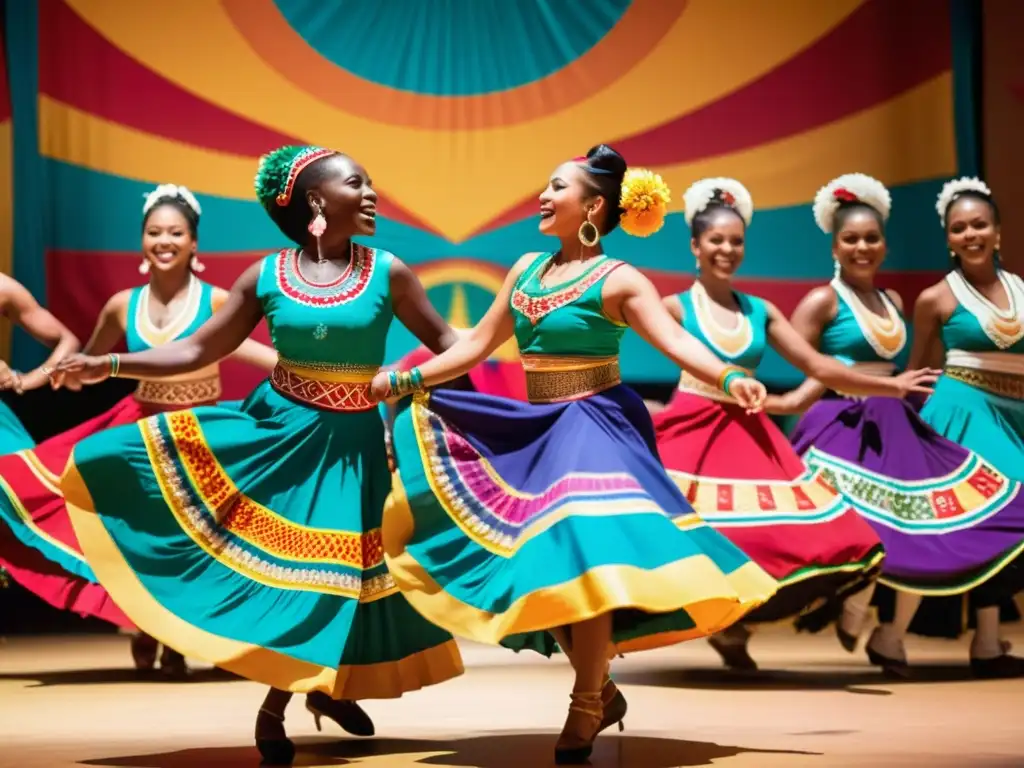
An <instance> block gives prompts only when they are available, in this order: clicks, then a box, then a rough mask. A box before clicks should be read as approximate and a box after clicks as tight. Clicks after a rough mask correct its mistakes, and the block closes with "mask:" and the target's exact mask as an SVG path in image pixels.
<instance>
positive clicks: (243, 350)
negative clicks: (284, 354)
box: [213, 288, 277, 371]
mask: <svg viewBox="0 0 1024 768" xmlns="http://www.w3.org/2000/svg"><path fill="white" fill-rule="evenodd" d="M230 296H231V294H230V293H229V292H228V291H225V290H223V289H221V288H214V290H213V311H214V314H216V313H217V312H219V311H220V310H221V308H222V307H223V306H224V304H225V303H226V302H227V300H228V298H229V297H230ZM230 357H231V359H232V360H237V361H238V362H240V363H245V364H246V365H251V366H253V367H254V368H259V369H260V370H263V371H272V370H274V367H275V366H276V365H277V352H276V351H275V350H274V349H273V348H272V347H268V346H267V345H266V344H261V343H260V342H258V341H256V340H255V339H246V340H245V341H243V342H242V343H241V344H239V345H238V349H236V350H235V351H234V352H232V353H231V354H230Z"/></svg>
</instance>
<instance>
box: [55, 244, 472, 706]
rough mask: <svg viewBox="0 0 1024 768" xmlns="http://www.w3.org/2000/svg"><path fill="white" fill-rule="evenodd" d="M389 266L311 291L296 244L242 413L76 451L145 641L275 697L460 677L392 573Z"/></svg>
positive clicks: (93, 530) (349, 693)
mask: <svg viewBox="0 0 1024 768" xmlns="http://www.w3.org/2000/svg"><path fill="white" fill-rule="evenodd" d="M392 258H393V257H392V256H391V255H390V254H388V253H386V252H384V251H376V250H373V249H369V248H365V247H362V246H354V247H353V249H352V257H351V260H350V262H349V266H348V268H347V269H346V270H345V272H344V273H343V274H342V275H341V276H339V277H338V278H337V279H336V280H333V281H331V282H330V283H326V284H316V283H312V282H310V281H309V280H307V279H306V278H304V277H303V275H302V273H301V271H300V269H299V256H298V253H297V252H296V251H295V250H286V251H282V252H281V253H280V254H275V255H271V256H268V257H267V258H266V259H265V260H264V262H263V266H262V270H261V273H260V276H259V280H258V284H257V294H258V296H259V300H260V302H261V303H262V305H263V311H264V314H265V316H266V318H267V325H268V327H269V329H270V335H271V339H272V340H273V344H274V347H275V349H277V351H278V353H279V355H280V362H279V365H278V367H277V368H276V369H275V370H274V372H273V374H272V375H271V376H270V378H269V380H267V381H264V382H263V383H262V384H260V385H259V386H258V387H257V388H256V389H255V390H254V391H253V393H252V394H251V395H250V396H249V397H248V398H247V399H246V400H245V402H244V403H243V404H242V406H241V408H240V409H227V408H221V407H219V406H207V407H202V408H195V409H191V410H185V411H178V412H175V413H168V414H161V415H158V416H154V417H151V418H149V419H145V420H144V421H142V422H140V423H139V424H136V425H132V426H129V427H122V428H120V429H117V430H111V431H108V432H104V433H102V434H100V435H96V436H95V437H93V438H91V439H89V440H86V441H84V442H82V443H80V444H79V445H77V446H76V447H75V451H74V455H73V457H72V460H71V462H70V463H69V465H68V468H67V470H66V472H65V474H64V478H63V488H64V492H65V494H66V496H67V498H68V505H69V507H70V508H71V510H72V519H73V522H74V525H75V532H76V533H77V534H78V539H79V541H80V542H81V543H82V546H83V549H84V551H85V553H86V555H87V557H88V559H89V562H90V563H91V564H92V566H93V568H94V570H95V572H96V575H97V576H98V577H99V579H100V581H101V582H102V583H103V585H104V586H105V587H106V588H107V589H108V590H109V591H110V593H111V594H112V595H113V596H114V598H115V599H116V600H117V602H118V604H119V605H120V606H121V607H122V608H123V609H124V611H125V613H126V614H128V616H129V617H130V618H131V619H132V621H134V622H135V623H136V624H138V626H139V627H140V628H141V629H143V630H144V631H145V632H147V633H149V634H151V635H152V636H154V637H156V638H157V639H158V640H160V641H161V642H163V643H165V644H167V645H170V646H171V647H173V648H177V649H178V650H180V651H181V652H182V653H184V654H185V655H186V656H195V657H198V658H202V659H205V660H207V661H209V662H211V663H213V664H216V665H217V666H219V667H223V668H225V669H228V670H231V671H233V672H235V673H237V674H239V675H242V676H244V677H248V678H250V679H252V680H257V681H259V682H262V683H266V684H268V685H272V686H274V687H276V688H281V689H286V690H291V691H296V692H306V691H311V690H320V691H323V692H325V693H328V694H330V695H331V696H334V697H335V698H345V699H366V698H390V697H396V696H400V695H401V694H402V693H404V692H406V691H411V690H415V689H417V688H420V687H422V686H425V685H429V684H432V683H438V682H441V681H443V680H447V679H448V678H450V677H454V676H456V675H458V674H460V673H461V672H462V662H461V658H460V656H459V652H458V649H457V648H456V646H455V642H454V640H452V638H451V636H450V635H448V634H447V633H446V632H444V631H443V630H440V629H438V628H437V627H434V626H432V625H431V624H428V623H427V622H425V621H423V619H421V618H420V617H419V616H418V615H417V614H416V612H415V611H414V610H413V609H412V608H411V607H410V606H409V604H408V603H407V602H406V601H405V599H404V598H403V597H402V595H401V594H400V593H399V591H398V588H397V586H396V585H395V582H394V580H393V579H392V578H391V576H390V574H389V573H388V570H387V566H386V565H385V563H384V555H383V549H382V540H381V513H382V510H383V506H384V500H385V498H386V496H387V493H388V491H389V489H390V479H389V474H388V464H387V456H386V453H385V448H384V425H383V422H382V421H381V418H380V414H379V413H378V411H377V404H376V403H375V402H374V401H373V400H372V399H371V397H370V391H369V385H370V381H371V379H372V378H373V375H374V373H376V371H377V370H378V368H379V367H380V366H381V364H382V363H383V358H384V347H385V341H386V338H387V333H388V329H389V328H390V326H391V322H392V317H393V315H392V309H391V294H390V276H389V270H390V265H391V260H392Z"/></svg>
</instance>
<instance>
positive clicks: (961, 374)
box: [942, 365, 1024, 400]
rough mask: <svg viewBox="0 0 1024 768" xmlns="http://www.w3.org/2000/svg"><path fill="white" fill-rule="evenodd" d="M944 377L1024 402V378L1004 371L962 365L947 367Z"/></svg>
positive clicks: (992, 393)
mask: <svg viewBox="0 0 1024 768" xmlns="http://www.w3.org/2000/svg"><path fill="white" fill-rule="evenodd" d="M942 373H943V375H944V376H948V377H949V378H951V379H954V380H955V381H962V382H963V383H964V384H968V385H970V386H972V387H976V388H977V389H980V390H982V391H984V392H988V393H989V394H991V395H998V396H999V397H1006V398H1009V399H1011V400H1024V376H1021V375H1020V374H1016V373H1004V372H1002V371H986V370H984V369H981V368H968V367H967V366H962V365H947V366H946V368H945V369H944V370H943V372H942Z"/></svg>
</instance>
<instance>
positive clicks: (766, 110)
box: [615, 0, 952, 165]
mask: <svg viewBox="0 0 1024 768" xmlns="http://www.w3.org/2000/svg"><path fill="white" fill-rule="evenodd" d="M950 35H951V31H950V19H949V10H948V3H944V4H938V5H937V4H936V3H934V2H933V0H903V1H902V2H901V3H900V9H899V13H893V6H892V3H891V2H889V0H870V2H867V3H865V4H864V5H862V6H861V7H860V8H858V9H857V10H856V11H854V12H853V13H852V14H850V16H849V17H847V19H846V20H845V21H844V22H843V23H841V24H840V25H838V26H837V27H836V28H835V29H833V30H832V32H830V33H829V34H827V35H825V36H824V37H821V38H819V39H818V40H817V41H815V43H814V44H813V45H811V46H810V47H808V48H807V49H805V50H804V51H803V52H802V53H800V54H798V55H796V56H794V57H793V58H791V59H789V60H788V61H786V62H785V63H784V64H782V65H781V66H779V67H776V68H775V69H773V70H772V71H770V72H768V73H767V74H766V75H764V76H763V77H761V78H759V79H757V80H754V81H753V82H751V83H749V84H748V85H746V86H745V87H743V88H741V89H740V90H738V91H736V92H735V93H733V94H731V95H730V96H727V97H726V98H724V99H719V100H718V101H715V102H713V103H712V104H710V105H708V106H707V107H705V108H704V109H701V110H698V111H696V112H692V113H690V114H688V115H684V116H683V117H681V118H679V119H678V120H674V121H672V122H671V123H667V124H665V125H662V126H660V127H658V128H655V129H654V130H652V131H646V132H644V133H643V134H641V135H637V136H633V137H629V138H625V139H620V140H618V141H617V142H615V148H616V149H617V150H619V151H620V152H621V153H622V154H623V155H625V156H626V157H627V158H629V162H630V163H631V164H637V165H651V164H658V165H667V164H670V163H673V164H674V163H683V162H689V161H692V160H699V159H701V158H705V157H712V156H715V155H722V154H726V153H731V152H737V151H740V150H743V149H747V148H749V147H755V146H759V145H761V144H766V143H767V142H770V141H775V140H778V139H781V138H783V137H786V136H791V135H793V134H796V133H802V132H804V131H808V130H811V129H813V128H817V127H819V126H822V125H825V124H826V123H830V122H833V121H835V120H839V119H842V118H844V117H847V116H849V115H853V114H856V113H857V112H860V111H861V110H864V109H867V108H869V107H872V106H875V105H877V104H881V103H882V102H884V101H887V100H888V99H891V98H893V97H894V96H897V95H899V94H901V93H904V92H905V91H908V90H910V89H911V88H914V87H916V86H918V85H921V84H922V83H925V82H927V81H928V80H931V79H932V78H934V77H936V76H937V75H939V74H940V73H942V72H944V71H946V70H948V69H949V68H950V67H951V66H952V49H951V46H950V43H949V41H950V39H951V38H950Z"/></svg>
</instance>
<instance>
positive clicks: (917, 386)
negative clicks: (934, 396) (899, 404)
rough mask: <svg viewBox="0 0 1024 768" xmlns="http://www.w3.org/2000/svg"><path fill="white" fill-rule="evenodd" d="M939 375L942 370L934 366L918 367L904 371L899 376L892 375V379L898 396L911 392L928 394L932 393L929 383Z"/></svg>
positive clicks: (934, 380)
mask: <svg viewBox="0 0 1024 768" xmlns="http://www.w3.org/2000/svg"><path fill="white" fill-rule="evenodd" d="M941 375H942V371H941V370H936V369H935V368H918V369H917V370H914V371H904V372H903V373H901V374H900V375H899V376H894V377H893V381H895V382H896V386H897V387H898V389H899V393H900V394H899V396H900V397H906V396H907V395H912V394H917V395H930V394H931V393H932V387H931V385H932V384H934V383H935V382H936V381H937V380H938V378H939V376H941Z"/></svg>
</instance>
